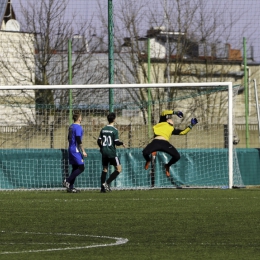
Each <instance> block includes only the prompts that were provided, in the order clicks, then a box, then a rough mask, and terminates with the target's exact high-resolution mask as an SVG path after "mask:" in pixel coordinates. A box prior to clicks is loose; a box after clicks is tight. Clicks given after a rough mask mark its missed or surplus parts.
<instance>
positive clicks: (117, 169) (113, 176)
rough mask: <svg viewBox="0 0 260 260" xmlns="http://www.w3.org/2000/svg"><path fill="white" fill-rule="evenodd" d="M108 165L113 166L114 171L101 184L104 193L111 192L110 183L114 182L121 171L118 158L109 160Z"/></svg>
mask: <svg viewBox="0 0 260 260" xmlns="http://www.w3.org/2000/svg"><path fill="white" fill-rule="evenodd" d="M110 164H111V165H113V166H114V167H115V171H114V172H112V174H111V175H110V177H109V178H108V180H107V181H106V182H105V183H103V186H104V188H105V189H106V191H111V189H110V183H111V182H112V181H114V180H115V179H116V177H117V176H118V175H119V174H120V172H121V171H122V166H121V164H120V161H119V158H118V157H115V158H112V159H111V160H110Z"/></svg>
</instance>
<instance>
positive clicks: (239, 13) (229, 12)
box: [12, 0, 260, 62]
mask: <svg viewBox="0 0 260 260" xmlns="http://www.w3.org/2000/svg"><path fill="white" fill-rule="evenodd" d="M28 1H38V0H12V3H13V6H14V9H15V12H16V14H17V15H19V6H20V2H21V3H22V4H25V5H26V4H27V3H28ZM68 1H69V5H68V10H67V12H66V15H67V16H68V17H69V16H70V15H71V13H74V14H77V16H78V17H79V18H78V23H80V22H81V21H82V20H84V19H86V20H88V21H90V20H91V22H92V23H93V25H95V26H96V28H97V33H99V32H102V31H105V30H106V28H103V26H102V25H101V23H100V20H99V17H100V12H99V11H97V10H98V2H99V3H100V5H101V6H102V10H103V12H104V14H105V15H107V3H108V0H68ZM130 1H133V2H134V0H130ZM196 1H205V3H206V7H205V10H204V12H205V13H207V17H208V19H209V20H210V19H211V17H210V14H211V13H213V12H216V13H217V12H218V11H219V10H221V21H222V22H223V24H224V25H225V24H226V25H228V24H229V23H230V22H231V21H233V22H235V25H234V26H233V27H232V29H230V30H229V28H227V30H226V31H228V33H229V36H230V37H229V39H228V41H229V43H231V45H232V48H234V49H240V50H241V51H242V50H243V37H245V39H246V42H247V47H248V48H247V49H248V51H247V55H248V56H251V55H249V54H250V51H249V49H250V48H249V46H253V49H254V59H255V60H256V61H258V62H260V15H259V14H260V4H259V0H217V1H216V0H207V1H206V0H196ZM181 2H182V4H184V3H187V2H190V3H192V2H193V3H194V0H181ZM135 3H136V5H137V4H138V3H141V2H140V0H135ZM147 3H148V4H147V6H145V8H146V9H145V12H147V14H149V12H150V10H151V9H153V10H156V12H157V15H158V17H159V16H160V17H163V15H164V11H163V10H164V7H167V9H168V10H169V9H171V7H172V6H173V5H174V3H176V0H150V1H148V2H147ZM120 4H123V5H124V6H125V8H126V9H127V8H128V4H129V0H113V6H114V12H116V10H118V6H119V5H120ZM154 8H156V9H154ZM117 15H120V13H114V17H115V19H116V16H117ZM146 18H147V17H146V16H145V13H144V17H143V19H142V21H143V23H144V27H145V26H146V25H145V21H146ZM75 23H77V21H75ZM115 23H116V21H115ZM220 34H221V32H220Z"/></svg>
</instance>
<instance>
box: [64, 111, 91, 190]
mask: <svg viewBox="0 0 260 260" xmlns="http://www.w3.org/2000/svg"><path fill="white" fill-rule="evenodd" d="M81 120H82V117H81V114H80V113H74V115H73V121H74V123H73V124H72V125H70V127H69V133H68V142H69V149H68V152H69V163H70V164H71V165H72V172H71V174H70V176H69V177H68V178H66V179H64V181H63V186H64V187H66V188H67V192H72V193H76V192H78V190H76V189H75V188H74V186H73V185H74V182H75V180H76V178H77V176H78V175H80V174H81V173H82V172H83V171H84V169H85V166H84V157H87V154H86V152H85V150H84V148H83V145H82V137H83V134H84V131H83V129H82V126H81V125H80V123H81Z"/></svg>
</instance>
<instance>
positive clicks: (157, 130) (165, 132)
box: [153, 122, 190, 141]
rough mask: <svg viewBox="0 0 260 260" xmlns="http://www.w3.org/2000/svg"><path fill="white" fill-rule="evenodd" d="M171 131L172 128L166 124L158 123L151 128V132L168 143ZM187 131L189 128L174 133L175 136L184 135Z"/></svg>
mask: <svg viewBox="0 0 260 260" xmlns="http://www.w3.org/2000/svg"><path fill="white" fill-rule="evenodd" d="M173 130H174V127H173V126H172V125H170V124H169V123H167V122H162V123H159V124H157V125H155V126H154V127H153V131H154V134H155V135H156V136H162V137H164V138H165V139H166V140H168V141H170V138H171V135H172V132H173ZM189 131H190V128H189V127H187V128H185V129H184V130H180V131H178V133H176V134H178V135H186V134H187V133H188V132H189Z"/></svg>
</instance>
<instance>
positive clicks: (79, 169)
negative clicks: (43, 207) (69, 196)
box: [66, 164, 85, 193]
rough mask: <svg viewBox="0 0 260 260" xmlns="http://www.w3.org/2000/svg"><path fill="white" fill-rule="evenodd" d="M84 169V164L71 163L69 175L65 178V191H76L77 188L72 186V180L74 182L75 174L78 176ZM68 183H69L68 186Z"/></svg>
mask: <svg viewBox="0 0 260 260" xmlns="http://www.w3.org/2000/svg"><path fill="white" fill-rule="evenodd" d="M84 169H85V166H84V164H81V165H72V172H71V175H70V176H69V177H68V178H67V179H66V182H67V184H66V187H67V192H72V193H76V192H78V190H76V189H75V188H74V182H75V180H76V178H77V176H79V175H80V174H81V173H82V172H83V171H84ZM68 183H69V187H68Z"/></svg>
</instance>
